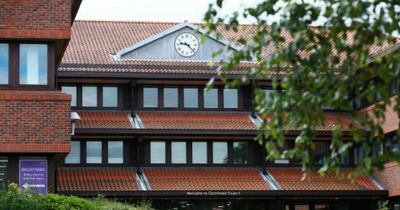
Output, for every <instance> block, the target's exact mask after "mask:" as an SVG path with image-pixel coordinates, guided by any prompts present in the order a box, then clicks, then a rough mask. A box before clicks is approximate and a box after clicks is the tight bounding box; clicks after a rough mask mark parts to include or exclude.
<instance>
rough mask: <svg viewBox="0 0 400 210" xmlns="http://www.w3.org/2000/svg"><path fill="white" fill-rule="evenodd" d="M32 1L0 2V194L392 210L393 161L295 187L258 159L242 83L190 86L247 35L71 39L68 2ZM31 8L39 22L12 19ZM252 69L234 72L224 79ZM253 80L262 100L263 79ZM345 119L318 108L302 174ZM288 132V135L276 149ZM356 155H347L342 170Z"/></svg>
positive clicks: (159, 26)
mask: <svg viewBox="0 0 400 210" xmlns="http://www.w3.org/2000/svg"><path fill="white" fill-rule="evenodd" d="M28 2H29V1H28ZM35 2H36V3H35ZM35 2H34V1H31V3H29V4H28V3H27V4H26V5H25V4H18V3H14V4H10V3H7V2H4V3H3V2H2V3H0V14H6V13H4V12H3V11H2V9H3V8H7V9H6V10H7V11H8V10H12V11H14V12H11V13H7V14H8V15H0V18H3V19H4V21H3V20H2V21H0V24H1V23H2V22H4V23H6V24H5V25H4V27H3V26H2V25H0V37H1V40H2V41H1V44H0V75H8V78H9V79H8V80H4V79H3V80H1V79H2V78H4V77H1V78H0V82H2V83H3V84H2V85H1V86H0V88H1V89H0V110H1V112H2V113H5V115H3V116H4V117H3V118H1V119H0V125H1V126H0V136H1V138H0V139H1V143H2V147H0V153H2V155H1V157H2V158H1V160H0V165H1V166H2V167H1V170H2V172H3V173H0V175H2V177H1V179H0V180H1V184H2V186H3V188H5V186H6V184H7V183H8V182H16V183H19V185H20V186H21V187H22V188H31V189H32V190H35V191H37V192H39V193H45V192H46V191H49V192H56V193H61V194H67V195H79V196H96V195H98V194H104V195H106V196H109V197H118V198H120V199H127V200H135V199H143V198H145V199H150V200H152V201H153V204H154V205H155V206H156V208H157V209H252V210H258V209H282V210H307V209H309V210H323V209H331V210H332V209H335V210H345V209H375V208H374V207H375V205H376V201H377V200H381V199H388V196H390V198H391V199H392V200H393V207H399V206H396V205H399V204H396V196H398V195H399V194H398V192H399V190H400V189H399V186H398V182H397V180H398V177H397V176H396V175H397V171H398V170H399V166H398V165H397V164H395V163H388V165H387V169H386V170H385V171H384V172H376V174H375V175H374V176H372V177H367V176H360V177H358V178H357V179H356V180H355V183H350V181H349V180H342V179H339V178H338V177H336V176H335V175H332V174H330V175H327V176H325V177H320V176H319V175H318V174H317V173H316V172H315V173H312V174H311V175H310V176H309V178H308V179H306V180H304V181H302V180H301V177H302V175H303V174H302V172H301V170H300V168H299V165H298V164H297V163H296V161H295V160H276V161H274V162H265V161H264V157H265V155H266V154H265V151H264V150H263V149H262V146H260V145H259V144H258V143H257V142H255V141H254V137H255V136H256V135H257V126H258V125H259V123H260V119H259V117H257V115H254V114H253V113H254V111H253V108H252V97H253V94H252V88H251V87H250V86H246V85H243V86H240V87H239V88H237V89H228V88H224V86H223V84H222V82H220V81H216V83H215V87H214V88H213V89H211V90H210V91H205V90H204V87H205V84H206V83H207V82H208V80H209V79H210V78H211V77H213V76H215V75H216V70H215V67H210V66H209V61H210V60H211V54H212V52H213V51H216V50H218V49H221V48H226V49H228V50H231V51H234V50H237V48H238V47H237V46H235V45H232V44H231V42H232V41H234V40H236V39H237V38H239V37H244V38H246V37H247V38H248V37H249V36H250V35H251V34H252V33H254V30H253V29H252V28H251V26H242V28H241V29H242V30H240V31H239V33H233V32H227V31H222V34H223V39H221V40H217V39H215V38H214V37H212V36H208V37H207V38H206V40H205V43H204V44H202V45H201V44H200V36H201V34H202V30H201V27H202V26H201V25H199V24H191V23H188V22H184V23H160V22H113V21H75V22H74V25H73V27H72V31H71V22H72V21H73V19H74V15H75V14H76V11H77V9H78V7H79V4H80V2H79V1H71V2H68V1H67V2H65V1H59V2H58V1H54V2H53V1H51V3H46V2H47V1H35ZM31 8H36V11H37V10H39V11H42V10H43V14H44V15H43V14H41V15H40V14H38V13H37V12H32V13H26V12H25V11H31ZM3 10H4V9H3ZM53 13H54V14H53ZM0 20H1V19H0ZM26 20H30V21H29V22H30V23H31V24H26ZM55 20H57V21H55ZM24 21H25V22H24ZM50 23H51V24H55V25H54V26H52V25H51V24H50ZM2 27H3V28H4V29H3V28H2ZM25 27H28V28H25ZM71 33H72V38H71V37H70V36H71ZM70 38H71V41H70V42H69V44H68V41H69V39H70ZM67 44H68V47H67ZM271 50H273V49H271ZM372 50H373V52H374V53H380V52H383V51H385V50H387V48H378V47H375V48H374V47H373V48H372ZM266 53H268V52H266ZM252 65H253V63H252V62H247V63H242V64H241V66H240V67H238V68H236V69H235V70H234V71H232V72H231V73H230V74H229V76H228V77H229V79H234V78H237V77H239V76H240V75H241V74H242V73H243V72H245V71H246V70H248V69H249V68H250V67H251V66H252ZM259 84H260V86H261V87H262V88H264V89H265V90H266V92H268V89H269V88H270V85H271V83H270V81H269V80H268V79H266V80H264V81H259ZM394 90H395V91H394V92H393V93H394V94H393V95H396V94H397V93H398V88H397V85H396V86H395V88H394ZM372 106H373V105H372ZM358 109H360V111H368V110H369V109H370V107H369V105H368V106H367V105H365V106H362V107H358ZM388 117H389V118H390V119H388V122H387V125H386V124H385V125H384V127H385V128H386V132H387V133H388V142H389V143H387V145H388V146H387V145H386V144H385V147H384V149H390V150H393V151H398V147H399V146H398V145H399V144H398V139H397V138H395V137H392V136H393V135H389V134H391V133H393V131H395V130H397V129H398V124H399V123H398V117H397V115H394V114H393V112H392V113H390V112H388ZM350 120H351V117H350V115H349V114H348V113H346V112H337V111H336V112H334V111H331V110H327V111H326V115H325V121H326V123H325V125H324V126H320V127H319V135H318V137H317V139H316V145H317V148H316V150H315V151H313V153H312V157H313V158H314V162H315V165H319V164H321V161H323V160H322V159H321V156H323V154H324V153H325V152H327V151H328V149H329V146H328V145H329V139H330V130H331V129H332V128H333V127H334V126H335V125H336V124H337V123H338V122H339V121H341V122H344V124H345V125H346V123H348V122H350ZM344 129H348V128H346V126H344ZM297 133H298V130H296V129H293V130H288V136H287V137H288V139H289V140H288V146H289V147H290V146H291V145H293V144H294V142H293V140H294V138H295V136H296V134H297ZM348 140H350V139H348ZM359 158H362V157H361V156H359V155H358V153H357V148H354V149H351V151H350V152H349V154H348V155H347V156H344V157H343V158H342V162H343V166H344V168H345V169H344V170H343V173H344V174H347V173H349V172H351V171H352V170H353V168H354V165H355V163H357V160H358V159H359ZM32 177H35V178H32Z"/></svg>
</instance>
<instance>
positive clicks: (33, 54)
mask: <svg viewBox="0 0 400 210" xmlns="http://www.w3.org/2000/svg"><path fill="white" fill-rule="evenodd" d="M19 52H20V53H19V83H20V84H23V85H47V71H48V68H47V45H46V44H20V48H19Z"/></svg>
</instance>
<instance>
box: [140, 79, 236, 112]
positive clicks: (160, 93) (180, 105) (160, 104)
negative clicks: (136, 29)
mask: <svg viewBox="0 0 400 210" xmlns="http://www.w3.org/2000/svg"><path fill="white" fill-rule="evenodd" d="M168 87H176V88H178V107H177V108H172V107H164V88H168ZM144 88H157V90H158V92H157V93H158V98H157V100H158V106H157V107H144V95H143V89H144ZM184 88H197V89H198V107H197V108H188V107H184V94H183V91H184ZM214 88H215V89H217V90H218V108H205V107H204V89H205V87H204V86H202V85H172V84H168V85H142V86H140V87H139V88H138V94H137V96H138V98H137V99H138V102H139V103H138V105H139V107H138V109H139V110H145V111H156V110H171V111H172V110H180V111H197V110H199V111H240V110H242V109H243V94H242V91H241V88H240V87H239V88H237V90H238V107H237V108H224V107H223V103H224V102H223V99H224V95H223V94H224V93H223V90H224V87H223V86H217V87H214Z"/></svg>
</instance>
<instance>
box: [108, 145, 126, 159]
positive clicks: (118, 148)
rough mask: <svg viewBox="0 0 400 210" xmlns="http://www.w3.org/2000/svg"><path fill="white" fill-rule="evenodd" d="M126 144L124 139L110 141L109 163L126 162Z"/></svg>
mask: <svg viewBox="0 0 400 210" xmlns="http://www.w3.org/2000/svg"><path fill="white" fill-rule="evenodd" d="M123 149H124V144H123V142H122V141H108V163H116V164H118V163H119V164H122V163H124V150H123Z"/></svg>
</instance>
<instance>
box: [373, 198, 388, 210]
mask: <svg viewBox="0 0 400 210" xmlns="http://www.w3.org/2000/svg"><path fill="white" fill-rule="evenodd" d="M388 205H389V201H388V200H386V201H378V205H377V209H376V210H389V207H388Z"/></svg>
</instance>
